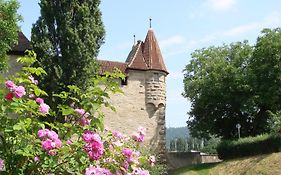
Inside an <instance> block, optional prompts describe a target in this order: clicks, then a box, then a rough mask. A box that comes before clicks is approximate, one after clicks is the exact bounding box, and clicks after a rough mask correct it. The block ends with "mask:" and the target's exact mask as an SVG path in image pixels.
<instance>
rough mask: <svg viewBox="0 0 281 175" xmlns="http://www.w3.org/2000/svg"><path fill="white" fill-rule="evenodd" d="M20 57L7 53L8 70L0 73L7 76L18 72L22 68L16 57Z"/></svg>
mask: <svg viewBox="0 0 281 175" xmlns="http://www.w3.org/2000/svg"><path fill="white" fill-rule="evenodd" d="M18 57H20V56H19V55H9V62H8V63H9V72H5V73H3V74H2V75H3V76H4V77H8V76H11V75H14V74H15V72H19V71H20V70H21V68H22V65H21V64H20V63H18V62H17V58H18Z"/></svg>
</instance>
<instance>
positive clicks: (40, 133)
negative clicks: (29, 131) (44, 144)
mask: <svg viewBox="0 0 281 175" xmlns="http://www.w3.org/2000/svg"><path fill="white" fill-rule="evenodd" d="M49 132H50V130H48V129H40V130H39V131H38V132H37V136H38V137H39V138H40V139H43V138H44V137H46V136H47V135H48V133H49Z"/></svg>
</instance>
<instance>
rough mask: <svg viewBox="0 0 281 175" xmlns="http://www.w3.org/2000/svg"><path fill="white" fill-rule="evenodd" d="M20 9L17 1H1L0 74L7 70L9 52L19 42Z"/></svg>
mask: <svg viewBox="0 0 281 175" xmlns="http://www.w3.org/2000/svg"><path fill="white" fill-rule="evenodd" d="M18 8H19V4H18V2H17V0H10V1H5V0H0V72H2V71H4V70H5V69H6V68H7V60H8V58H7V52H8V51H10V50H11V48H12V47H13V46H14V45H15V44H16V43H17V41H18V31H19V27H18V25H17V22H19V21H20V20H21V17H20V16H19V15H18V14H17V10H18Z"/></svg>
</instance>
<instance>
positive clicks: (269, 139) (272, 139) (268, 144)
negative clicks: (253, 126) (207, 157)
mask: <svg viewBox="0 0 281 175" xmlns="http://www.w3.org/2000/svg"><path fill="white" fill-rule="evenodd" d="M280 150H281V135H280V134H264V135H259V136H256V137H246V138H241V139H238V140H224V141H222V142H221V143H220V144H219V145H218V147H217V152H218V155H219V158H220V159H224V160H225V159H231V158H237V157H245V156H253V155H259V154H267V153H273V152H278V151H280Z"/></svg>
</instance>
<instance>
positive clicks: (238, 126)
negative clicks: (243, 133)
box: [236, 123, 241, 139]
mask: <svg viewBox="0 0 281 175" xmlns="http://www.w3.org/2000/svg"><path fill="white" fill-rule="evenodd" d="M236 128H237V131H238V138H239V139H240V128H241V125H240V123H237V124H236Z"/></svg>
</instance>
